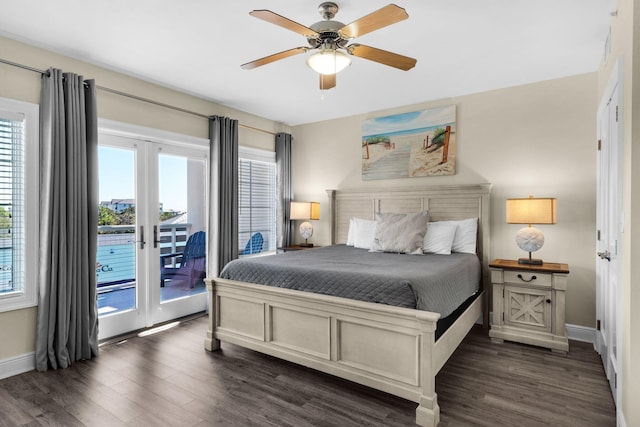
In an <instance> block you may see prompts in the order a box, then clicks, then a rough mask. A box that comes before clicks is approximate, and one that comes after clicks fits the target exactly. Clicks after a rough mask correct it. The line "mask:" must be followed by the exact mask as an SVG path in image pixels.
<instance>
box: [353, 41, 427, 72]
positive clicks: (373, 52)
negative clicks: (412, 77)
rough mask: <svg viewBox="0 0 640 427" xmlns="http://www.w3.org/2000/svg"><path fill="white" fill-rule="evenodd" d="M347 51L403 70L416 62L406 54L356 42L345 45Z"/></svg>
mask: <svg viewBox="0 0 640 427" xmlns="http://www.w3.org/2000/svg"><path fill="white" fill-rule="evenodd" d="M347 52H348V53H350V54H351V55H353V56H357V57H359V58H364V59H368V60H369V61H375V62H379V63H381V64H384V65H388V66H390V67H394V68H399V69H400V70H404V71H407V70H410V69H412V68H413V67H415V65H416V62H418V61H416V60H415V59H413V58H409V57H408V56H403V55H399V54H397V53H393V52H387V51H386V50H382V49H377V48H375V47H371V46H365V45H363V44H357V43H355V44H352V45H349V46H347Z"/></svg>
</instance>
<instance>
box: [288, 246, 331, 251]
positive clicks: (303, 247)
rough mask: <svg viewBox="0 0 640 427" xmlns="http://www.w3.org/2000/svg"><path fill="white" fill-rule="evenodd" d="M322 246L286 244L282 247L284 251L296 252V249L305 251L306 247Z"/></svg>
mask: <svg viewBox="0 0 640 427" xmlns="http://www.w3.org/2000/svg"><path fill="white" fill-rule="evenodd" d="M321 247H322V246H317V245H314V246H300V245H291V246H285V247H283V248H280V249H281V250H282V252H295V251H304V250H306V249H315V248H321Z"/></svg>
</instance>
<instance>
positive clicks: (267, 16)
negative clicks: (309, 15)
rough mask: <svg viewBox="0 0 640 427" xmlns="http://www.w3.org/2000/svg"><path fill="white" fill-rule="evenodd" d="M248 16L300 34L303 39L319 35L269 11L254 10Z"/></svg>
mask: <svg viewBox="0 0 640 427" xmlns="http://www.w3.org/2000/svg"><path fill="white" fill-rule="evenodd" d="M249 15H251V16H255V17H256V18H260V19H262V20H263V21H267V22H270V23H272V24H274V25H278V26H280V27H282V28H286V29H287V30H291V31H293V32H295V33H298V34H301V35H303V36H305V37H318V36H320V34H319V33H318V32H317V31H315V30H312V29H311V28H308V27H305V26H304V25H302V24H299V23H297V22H295V21H292V20H291V19H289V18H285V17H284V16H281V15H278V14H277V13H274V12H271V11H270V10H264V9H261V10H254V11H251V12H249Z"/></svg>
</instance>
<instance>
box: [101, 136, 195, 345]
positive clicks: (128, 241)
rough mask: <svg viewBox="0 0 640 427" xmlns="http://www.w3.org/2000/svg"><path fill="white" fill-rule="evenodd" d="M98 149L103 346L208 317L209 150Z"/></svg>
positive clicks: (119, 144)
mask: <svg viewBox="0 0 640 427" xmlns="http://www.w3.org/2000/svg"><path fill="white" fill-rule="evenodd" d="M99 143H100V146H99V150H98V163H99V169H100V172H99V174H100V184H99V187H100V189H99V193H100V194H99V203H100V207H99V209H100V216H99V227H98V257H97V265H96V274H97V286H98V314H99V338H100V339H103V338H108V337H111V336H114V335H118V334H122V333H125V332H129V331H133V330H136V329H140V328H144V327H148V326H153V325H155V324H158V323H160V322H165V321H168V320H172V319H175V318H178V317H182V316H186V315H189V314H192V313H197V312H201V311H204V309H205V307H206V289H205V286H204V282H203V281H202V278H203V276H204V269H205V265H206V262H205V258H204V255H205V254H204V248H205V247H206V245H204V240H205V239H206V233H205V227H206V221H205V219H206V206H207V202H206V200H207V197H206V195H207V191H206V190H207V189H206V182H207V180H206V176H207V150H206V148H205V147H202V148H198V147H188V146H184V145H182V146H178V145H172V144H168V143H162V142H157V141H152V140H144V139H139V138H133V137H126V136H121V135H113V134H108V133H100V137H99ZM192 235H193V237H194V238H192V239H189V238H190V237H191V236H192ZM194 242H197V243H198V244H197V245H196V244H195V243H194ZM185 250H186V251H185ZM186 253H189V254H190V258H188V259H187V257H186Z"/></svg>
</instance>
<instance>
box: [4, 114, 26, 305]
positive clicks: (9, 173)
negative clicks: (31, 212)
mask: <svg viewBox="0 0 640 427" xmlns="http://www.w3.org/2000/svg"><path fill="white" fill-rule="evenodd" d="M24 167H25V144H24V117H21V116H20V115H17V114H8V113H5V112H2V113H0V293H7V292H21V291H22V290H23V289H24V283H23V277H24V275H23V274H22V272H23V271H24V255H23V254H24V243H25V242H24V239H25V234H24V233H25V230H24V220H25V216H24V214H25V212H24V191H25V188H24V187H25V181H24V179H25V178H24V176H25V174H24Z"/></svg>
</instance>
